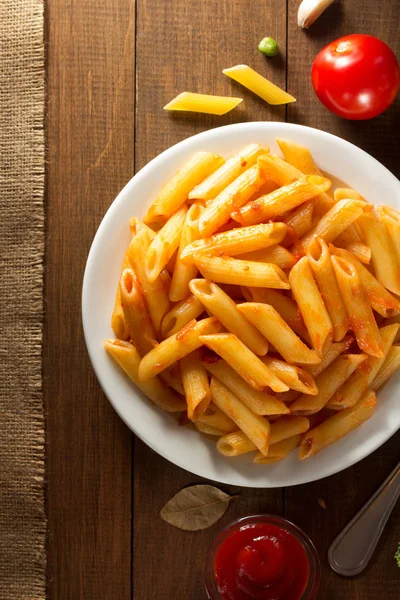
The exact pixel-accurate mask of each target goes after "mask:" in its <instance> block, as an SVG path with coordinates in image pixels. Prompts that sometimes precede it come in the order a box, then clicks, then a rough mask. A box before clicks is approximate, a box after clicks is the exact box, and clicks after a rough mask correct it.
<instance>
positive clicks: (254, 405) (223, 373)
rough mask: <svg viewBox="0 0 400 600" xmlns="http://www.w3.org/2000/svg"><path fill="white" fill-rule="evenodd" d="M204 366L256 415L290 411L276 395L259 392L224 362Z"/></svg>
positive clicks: (279, 413)
mask: <svg viewBox="0 0 400 600" xmlns="http://www.w3.org/2000/svg"><path fill="white" fill-rule="evenodd" d="M204 366H205V367H206V369H207V371H209V372H210V373H211V374H212V375H214V377H216V378H217V379H219V380H220V381H222V383H223V384H224V385H226V387H227V388H228V389H229V390H231V392H233V393H234V394H235V395H236V396H237V397H238V398H239V400H241V401H242V402H243V403H244V404H246V406H248V407H249V408H250V410H252V411H253V412H254V414H256V415H281V414H287V413H289V412H290V411H289V409H288V408H287V406H285V404H284V403H283V402H281V400H279V398H278V397H277V396H276V395H274V396H273V395H272V394H268V393H267V392H265V391H262V392H259V391H257V390H255V389H254V388H252V387H251V386H250V385H249V384H248V383H246V381H245V380H244V379H243V378H242V377H241V376H240V375H239V374H238V373H237V372H236V371H234V370H233V369H232V367H230V366H229V365H228V364H227V363H226V362H225V361H224V360H217V361H216V362H215V361H206V362H205V364H204Z"/></svg>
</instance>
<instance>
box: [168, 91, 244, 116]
mask: <svg viewBox="0 0 400 600" xmlns="http://www.w3.org/2000/svg"><path fill="white" fill-rule="evenodd" d="M242 101H243V98H233V97H230V96H211V95H209V94H195V93H193V92H182V93H181V94H178V95H177V96H176V97H175V98H174V99H173V100H171V101H170V102H168V104H166V105H165V106H164V110H178V111H182V110H184V111H186V112H200V113H207V114H209V115H225V114H226V113H228V112H229V111H231V110H232V109H233V108H235V107H236V106H237V105H238V104H240V103H241V102H242Z"/></svg>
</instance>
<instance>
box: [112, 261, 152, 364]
mask: <svg viewBox="0 0 400 600" xmlns="http://www.w3.org/2000/svg"><path fill="white" fill-rule="evenodd" d="M119 285H120V290H121V303H122V307H123V311H124V317H125V323H126V326H127V329H128V334H129V337H130V338H131V340H132V342H133V343H134V345H135V347H136V348H137V350H138V352H139V354H140V355H141V356H143V355H144V354H147V352H150V350H152V348H154V346H156V345H157V341H156V332H155V329H154V327H153V323H152V322H151V319H150V315H149V313H148V310H147V306H146V302H145V298H144V294H143V290H142V288H141V287H140V284H139V281H138V279H137V277H136V275H135V273H134V272H133V270H132V269H125V270H124V271H123V272H122V275H121V279H120V284H119Z"/></svg>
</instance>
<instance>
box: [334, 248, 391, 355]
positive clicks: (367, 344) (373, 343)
mask: <svg viewBox="0 0 400 600" xmlns="http://www.w3.org/2000/svg"><path fill="white" fill-rule="evenodd" d="M332 264H333V268H334V269H335V274H336V279H337V282H338V284H339V289H340V293H341V295H342V298H343V302H344V305H345V307H346V311H347V315H348V317H349V322H350V327H351V329H352V331H353V332H354V335H355V336H356V340H357V344H358V346H359V348H360V350H362V351H363V352H365V353H366V354H370V355H371V356H376V357H377V358H381V357H382V356H383V345H382V341H381V338H380V335H379V330H378V326H377V324H376V321H375V317H374V315H373V312H372V308H371V306H370V304H369V302H368V297H367V294H366V292H365V289H364V287H363V285H362V283H361V279H360V276H359V274H358V270H357V268H356V267H355V266H354V265H353V264H352V263H351V262H350V261H348V260H346V259H345V258H342V257H340V256H332Z"/></svg>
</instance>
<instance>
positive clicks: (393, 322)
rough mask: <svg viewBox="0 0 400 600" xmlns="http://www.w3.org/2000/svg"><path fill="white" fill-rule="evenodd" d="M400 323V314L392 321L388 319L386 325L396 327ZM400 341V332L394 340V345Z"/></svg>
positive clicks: (392, 318)
mask: <svg viewBox="0 0 400 600" xmlns="http://www.w3.org/2000/svg"><path fill="white" fill-rule="evenodd" d="M397 323H400V314H398V315H395V316H394V317H391V318H390V319H387V320H386V321H385V325H394V324H397ZM399 341H400V331H398V332H397V334H396V337H395V338H394V343H397V342H399Z"/></svg>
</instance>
